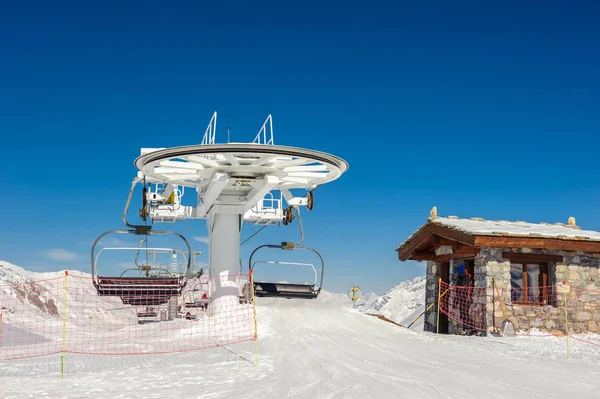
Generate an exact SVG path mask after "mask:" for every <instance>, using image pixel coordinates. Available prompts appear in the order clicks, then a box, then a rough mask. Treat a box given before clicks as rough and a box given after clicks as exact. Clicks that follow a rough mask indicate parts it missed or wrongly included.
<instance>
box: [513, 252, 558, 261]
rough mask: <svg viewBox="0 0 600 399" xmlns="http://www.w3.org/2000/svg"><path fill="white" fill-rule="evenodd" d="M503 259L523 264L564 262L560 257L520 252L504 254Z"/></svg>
mask: <svg viewBox="0 0 600 399" xmlns="http://www.w3.org/2000/svg"><path fill="white" fill-rule="evenodd" d="M502 257H503V258H504V259H508V260H511V261H523V262H562V261H563V260H564V258H563V257H562V256H560V255H544V254H522V253H518V252H504V253H502Z"/></svg>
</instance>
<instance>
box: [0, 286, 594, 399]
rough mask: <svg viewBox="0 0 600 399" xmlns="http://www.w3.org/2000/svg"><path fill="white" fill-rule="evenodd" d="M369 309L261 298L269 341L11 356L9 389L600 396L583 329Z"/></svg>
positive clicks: (6, 394)
mask: <svg viewBox="0 0 600 399" xmlns="http://www.w3.org/2000/svg"><path fill="white" fill-rule="evenodd" d="M409 285H410V284H409V283H406V286H409ZM393 302H394V298H392V296H391V295H390V298H388V300H387V302H386V303H393ZM388 306H391V305H388ZM411 306H412V305H411ZM409 307H410V306H409ZM363 310H364V309H353V308H352V304H351V302H350V301H349V300H348V299H347V297H346V296H345V295H341V294H332V293H328V292H322V295H321V296H320V297H319V298H318V299H316V300H314V301H312V300H286V299H261V298H259V299H258V301H257V315H258V336H259V338H258V341H257V342H245V343H240V344H235V345H228V346H226V347H222V348H214V349H207V350H199V351H194V352H188V353H180V354H168V355H139V356H123V357H112V356H83V355H72V354H67V356H66V374H65V379H64V380H63V379H61V378H60V361H59V360H60V356H59V355H52V356H48V357H45V358H36V359H29V360H19V361H4V362H0V397H2V398H24V397H35V398H88V397H94V398H98V399H101V398H111V399H112V398H164V397H190V398H265V397H269V398H371V397H377V398H516V397H518V398H532V397H540V398H542V397H543V398H548V397H561V398H562V397H565V396H569V397H577V398H597V397H598V396H599V394H598V392H600V382H599V381H600V379H599V377H600V370H599V368H598V366H599V365H600V348H598V347H594V346H590V345H585V344H582V343H579V342H577V341H574V340H571V342H570V344H571V359H570V360H567V359H566V352H565V351H566V345H565V339H564V338H547V337H518V338H497V337H496V338H495V337H461V336H442V335H440V336H439V337H436V336H435V335H434V334H429V333H423V332H418V331H412V330H408V329H406V328H402V327H398V326H395V325H393V324H391V323H387V322H385V321H382V320H379V319H378V318H375V317H372V316H368V315H366V314H365V313H364V312H363ZM407 311H408V310H407ZM414 311H417V308H415V309H414ZM256 350H258V365H255V364H253V363H254V361H255V356H256V355H255V352H256Z"/></svg>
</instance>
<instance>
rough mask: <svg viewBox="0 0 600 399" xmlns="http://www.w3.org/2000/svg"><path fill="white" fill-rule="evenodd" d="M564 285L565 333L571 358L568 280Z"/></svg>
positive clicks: (568, 353) (568, 355) (568, 354)
mask: <svg viewBox="0 0 600 399" xmlns="http://www.w3.org/2000/svg"><path fill="white" fill-rule="evenodd" d="M563 285H564V286H565V333H566V334H567V359H570V358H571V353H570V351H569V312H568V302H567V295H568V294H567V282H566V281H563Z"/></svg>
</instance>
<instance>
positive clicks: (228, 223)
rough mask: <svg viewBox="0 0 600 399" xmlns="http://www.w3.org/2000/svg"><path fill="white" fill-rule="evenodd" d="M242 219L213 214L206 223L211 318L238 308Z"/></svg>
mask: <svg viewBox="0 0 600 399" xmlns="http://www.w3.org/2000/svg"><path fill="white" fill-rule="evenodd" d="M241 218H242V215H239V214H234V213H211V214H209V217H208V219H207V222H208V236H209V248H210V250H209V264H210V280H211V283H212V293H211V294H212V295H211V296H212V301H211V304H210V305H209V306H208V309H209V312H208V314H209V316H214V315H218V314H223V313H225V312H227V311H231V310H232V309H235V307H236V306H237V305H238V304H239V299H238V296H239V288H238V280H239V272H238V270H239V262H240V230H241V225H242V219H241Z"/></svg>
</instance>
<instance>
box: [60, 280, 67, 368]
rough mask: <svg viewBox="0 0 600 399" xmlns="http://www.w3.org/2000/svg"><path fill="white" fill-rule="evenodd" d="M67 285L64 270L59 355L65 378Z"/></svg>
mask: <svg viewBox="0 0 600 399" xmlns="http://www.w3.org/2000/svg"><path fill="white" fill-rule="evenodd" d="M68 287H69V272H68V270H65V279H64V284H63V344H62V355H61V357H60V373H61V376H62V378H63V379H64V378H65V355H66V353H67V292H68Z"/></svg>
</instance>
